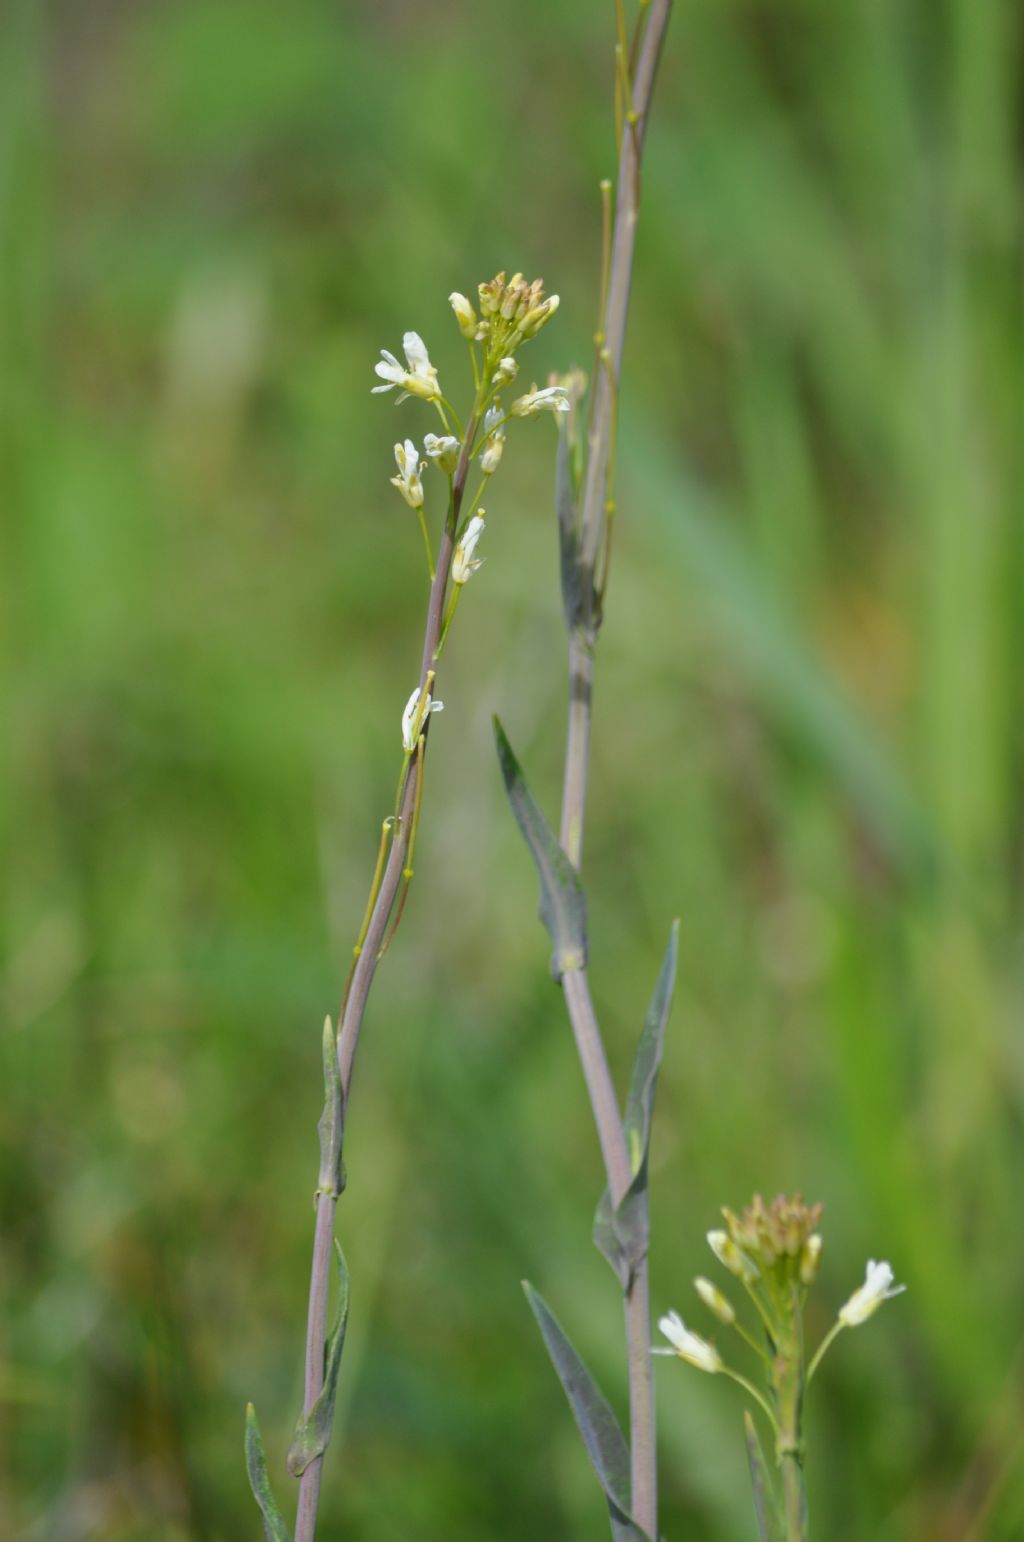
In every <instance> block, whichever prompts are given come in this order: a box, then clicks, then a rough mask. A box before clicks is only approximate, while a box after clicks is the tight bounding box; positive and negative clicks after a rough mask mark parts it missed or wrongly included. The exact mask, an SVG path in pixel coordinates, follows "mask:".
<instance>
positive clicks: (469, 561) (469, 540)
mask: <svg viewBox="0 0 1024 1542" xmlns="http://www.w3.org/2000/svg"><path fill="white" fill-rule="evenodd" d="M484 528H485V527H484V510H483V509H481V510H480V512H479V514H474V515H473V518H472V519H471V520H470V522H469V524H468V525H467V526H466V528H465V530H464V531H463V533H462V539H461V540H460V541H459V544H458V546H456V548H455V556H454V557H453V558H452V583H453V584H466V583H468V582H469V580H470V579H471V578H472V577H473V574H474V573H475V572H476V570H477V568H478V567H480V565H481V563H482V562H483V560H484V559H483V558H482V557H474V555H473V553H474V551H475V550H476V543H477V541H479V539H480V537H481V536H482V535H483V533H484Z"/></svg>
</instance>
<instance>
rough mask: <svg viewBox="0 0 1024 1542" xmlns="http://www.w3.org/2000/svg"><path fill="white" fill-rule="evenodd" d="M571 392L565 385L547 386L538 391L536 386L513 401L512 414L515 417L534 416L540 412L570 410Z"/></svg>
mask: <svg viewBox="0 0 1024 1542" xmlns="http://www.w3.org/2000/svg"><path fill="white" fill-rule="evenodd" d="M568 411H569V393H568V391H567V390H566V389H565V386H545V387H544V389H543V391H538V390H537V388H536V386H535V387H534V389H533V390H532V391H528V392H527V393H526V395H525V396H520V397H519V398H518V400H517V401H514V402H513V403H512V416H513V417H514V418H533V417H536V415H537V413H538V412H568Z"/></svg>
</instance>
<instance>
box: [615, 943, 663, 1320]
mask: <svg viewBox="0 0 1024 1542" xmlns="http://www.w3.org/2000/svg"><path fill="white" fill-rule="evenodd" d="M678 952H679V922H678V921H673V923H672V929H671V931H670V932H669V937H668V943H667V945H666V948H665V956H664V958H663V960H662V964H661V970H660V972H659V974H658V979H657V983H656V984H655V987H654V994H653V995H652V997H651V1003H650V1006H649V1007H648V1008H647V1016H646V1018H645V1019H644V1026H643V1030H642V1032H641V1034H640V1043H639V1046H638V1048H637V1052H636V1059H635V1061H634V1063H633V1075H632V1077H631V1079H630V1084H629V1095H628V1097H627V1098H626V1114H625V1119H624V1121H623V1128H624V1132H625V1136H626V1144H627V1148H628V1150H629V1161H630V1167H631V1169H632V1173H633V1179H632V1182H631V1183H630V1185H629V1188H628V1189H627V1190H626V1193H625V1195H624V1196H623V1199H622V1201H621V1203H620V1204H619V1205H618V1207H616V1208H613V1206H612V1203H611V1196H610V1195H609V1193H608V1190H607V1189H606V1190H605V1192H604V1193H603V1194H602V1196H601V1199H600V1201H599V1203H598V1207H597V1213H596V1215H595V1216H594V1243H595V1245H596V1246H597V1248H598V1249H599V1250H600V1252H601V1253H603V1255H604V1257H605V1258H606V1259H607V1260H608V1262H609V1263H610V1264H611V1266H612V1268H613V1269H614V1270H615V1273H616V1274H617V1275H618V1277H619V1280H620V1282H621V1284H622V1287H623V1289H624V1290H626V1289H628V1288H629V1281H630V1277H631V1275H632V1272H633V1270H634V1269H635V1268H636V1267H637V1265H638V1264H639V1263H640V1261H641V1259H643V1258H644V1257H645V1255H646V1253H647V1248H648V1243H649V1222H648V1208H647V1163H648V1154H649V1151H650V1144H651V1119H652V1115H653V1112H654V1093H655V1088H656V1086H657V1080H658V1067H659V1066H660V1064H661V1054H662V1049H663V1047H664V1043H665V1027H666V1024H667V1022H668V1014H669V1011H670V1009H671V1006H672V993H673V991H674V989H675V980H676V960H677V957H678Z"/></svg>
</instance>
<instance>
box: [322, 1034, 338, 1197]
mask: <svg viewBox="0 0 1024 1542" xmlns="http://www.w3.org/2000/svg"><path fill="white" fill-rule="evenodd" d="M323 1049H324V1111H323V1113H322V1114H321V1115H320V1122H319V1124H318V1125H317V1133H318V1135H319V1136H320V1179H319V1185H318V1187H319V1192H320V1193H321V1194H327V1195H329V1196H330V1198H332V1199H337V1198H338V1196H339V1194H340V1193H341V1191H342V1189H343V1188H344V1187H345V1170H344V1166H343V1164H342V1160H341V1148H342V1140H343V1137H344V1133H345V1110H344V1107H343V1104H342V1097H341V1077H340V1076H339V1074H338V1037H337V1034H336V1033H335V1031H334V1024H333V1023H332V1021H331V1019H330V1018H329V1017H325V1018H324V1041H323Z"/></svg>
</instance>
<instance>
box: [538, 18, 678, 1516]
mask: <svg viewBox="0 0 1024 1542" xmlns="http://www.w3.org/2000/svg"><path fill="white" fill-rule="evenodd" d="M671 9H672V0H652V3H651V4H650V6H649V7H648V8H647V17H646V23H645V25H644V28H643V34H642V38H641V40H640V43H639V51H638V54H637V61H636V69H635V72H634V76H633V82H632V108H633V111H632V113H631V114H629V115H628V116H627V118H626V120H625V121H624V123H623V126H622V132H621V139H620V145H619V173H618V190H617V194H616V202H615V222H614V227H613V230H612V238H611V261H610V266H609V269H608V279H607V289H606V294H605V296H604V307H603V315H602V317H601V321H600V324H599V328H598V331H599V335H600V337H601V338H602V340H603V344H602V348H601V352H600V367H599V369H598V371H597V378H596V379H595V381H594V394H593V397H592V402H591V412H590V420H589V427H588V445H587V466H586V476H585V481H584V488H583V497H582V501H581V503H580V513H579V530H578V536H579V551H580V565H581V569H582V574H581V576H582V580H583V590H584V602H585V609H584V614H583V616H582V618H581V621H580V623H579V624H578V625H576V626H574V627H573V628H572V630H571V631H570V635H569V717H568V728H567V735H566V750H565V772H564V779H563V785H562V812H561V821H560V836H559V838H560V841H561V844H562V847H563V849H564V851H565V853H566V855H567V856H568V858H569V860H570V861H571V862H572V864H573V866H574V867H576V868H579V867H580V865H581V862H582V857H583V830H584V820H585V813H586V801H587V782H588V777H589V770H590V725H591V715H592V702H593V680H594V648H595V645H596V642H597V634H598V631H599V630H600V625H601V615H600V609H601V605H600V596H599V595H598V594H597V592H596V590H595V587H594V577H595V574H596V572H597V568H598V558H599V556H600V555H601V554H602V552H603V548H604V542H605V537H606V528H607V507H606V505H607V496H608V468H609V464H610V461H611V453H612V438H613V435H614V429H615V405H616V401H617V398H618V382H619V375H620V371H621V368H622V352H623V345H624V342H625V335H626V315H627V311H628V308H629V289H630V281H631V278H632V270H633V245H634V237H635V233H636V222H637V217H638V213H639V191H640V161H641V155H642V152H643V144H644V135H645V131H646V127H647V114H648V110H649V107H650V101H651V94H652V91H653V88H654V77H655V74H656V71H657V66H658V60H659V58H660V56H661V49H662V44H663V42H664V39H665V31H666V28H667V26H668V20H669V15H670V12H671ZM562 988H563V991H564V994H565V1001H566V1008H567V1010H568V1013H569V1018H570V1020H571V1022H572V1028H573V1034H574V1036H575V1039H576V1047H577V1050H578V1052H579V1057H580V1062H581V1065H582V1067H583V1074H584V1079H585V1081H586V1084H587V1091H588V1093H589V1096H590V1103H591V1107H592V1109H593V1114H594V1122H595V1124H596V1126H597V1134H598V1140H599V1142H600V1145H601V1153H602V1156H603V1158H604V1166H605V1172H606V1174H607V1178H608V1189H609V1193H610V1195H611V1199H612V1203H613V1204H618V1203H619V1202H620V1200H621V1199H622V1198H623V1196H624V1195H625V1193H626V1190H627V1189H628V1187H629V1183H630V1179H631V1170H630V1163H629V1153H628V1151H627V1149H626V1140H625V1135H624V1132H623V1125H622V1116H621V1113H620V1111H619V1104H618V1099H617V1097H616V1095H615V1088H614V1086H613V1084H612V1080H611V1075H610V1073H609V1070H608V1060H607V1056H606V1054H605V1050H604V1044H603V1041H602V1039H601V1031H600V1028H599V1026H598V1023H597V1018H596V1016H595V1014H594V1008H593V1003H592V1002H591V999H590V989H589V984H588V981H587V975H586V971H585V970H573V971H570V972H568V973H566V974H565V975H564V976H563V978H562ZM624 1304H625V1314H626V1343H627V1353H628V1362H629V1433H630V1440H629V1446H630V1480H631V1504H632V1511H633V1516H634V1518H635V1520H636V1522H637V1524H638V1525H639V1526H640V1527H641V1528H642V1530H643V1531H645V1532H646V1533H647V1534H648V1535H649V1536H650V1537H654V1538H656V1537H657V1535H658V1478H657V1451H656V1433H655V1410H654V1379H653V1375H652V1368H651V1353H650V1345H651V1311H650V1292H649V1288H648V1274H647V1261H646V1259H643V1260H642V1261H641V1263H640V1264H639V1266H638V1267H637V1268H636V1269H635V1270H634V1272H633V1276H632V1279H631V1281H630V1285H629V1288H628V1289H627V1291H626V1294H625V1303H624Z"/></svg>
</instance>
